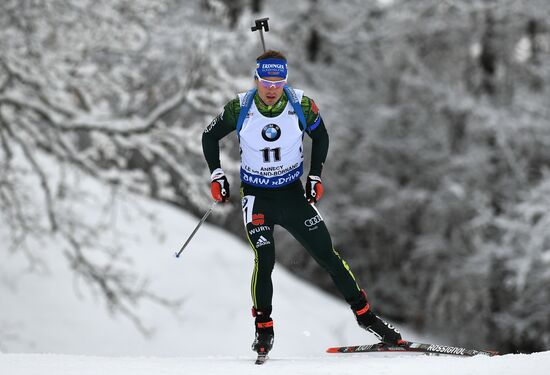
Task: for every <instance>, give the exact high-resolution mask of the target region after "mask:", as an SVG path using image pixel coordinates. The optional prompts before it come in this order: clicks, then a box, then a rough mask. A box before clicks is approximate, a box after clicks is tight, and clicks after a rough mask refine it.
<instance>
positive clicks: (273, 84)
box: [256, 77, 286, 105]
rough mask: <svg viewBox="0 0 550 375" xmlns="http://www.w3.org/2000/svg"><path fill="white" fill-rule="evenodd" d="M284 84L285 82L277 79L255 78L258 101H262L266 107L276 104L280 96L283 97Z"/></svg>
mask: <svg viewBox="0 0 550 375" xmlns="http://www.w3.org/2000/svg"><path fill="white" fill-rule="evenodd" d="M285 84H286V80H281V78H278V77H268V78H258V77H256V86H257V87H258V95H260V99H262V101H263V102H264V103H265V104H267V105H273V104H275V103H277V101H278V100H279V98H280V97H281V95H283V89H284V85H285Z"/></svg>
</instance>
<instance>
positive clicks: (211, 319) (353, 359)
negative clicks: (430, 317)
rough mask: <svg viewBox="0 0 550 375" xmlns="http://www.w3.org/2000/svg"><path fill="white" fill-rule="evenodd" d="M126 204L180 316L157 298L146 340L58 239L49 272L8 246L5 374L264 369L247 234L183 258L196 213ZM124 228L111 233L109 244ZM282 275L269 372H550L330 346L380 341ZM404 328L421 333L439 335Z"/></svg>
mask: <svg viewBox="0 0 550 375" xmlns="http://www.w3.org/2000/svg"><path fill="white" fill-rule="evenodd" d="M97 189H101V188H97ZM99 192H100V195H101V191H100V190H99ZM106 195H108V194H106ZM136 207H139V209H137V208H136ZM116 210H117V215H116V217H117V218H118V219H117V222H116V228H117V229H116V230H117V233H118V235H117V238H118V240H119V241H122V244H123V248H124V249H126V250H125V251H126V252H127V254H128V255H130V256H131V258H132V259H133V261H134V264H135V267H136V269H138V270H140V272H141V273H142V274H144V275H147V276H148V277H149V278H150V279H151V288H152V289H153V290H154V291H155V292H156V293H158V294H161V295H163V296H165V297H170V298H183V300H184V303H183V306H182V308H181V311H180V313H179V314H178V315H175V314H173V313H171V312H169V311H167V310H166V309H164V308H162V307H160V306H157V305H155V304H153V303H145V304H142V305H140V306H136V311H138V312H139V314H140V316H141V317H142V318H143V321H144V323H145V324H146V325H147V326H148V327H149V328H152V329H153V330H154V333H153V335H152V336H151V337H145V336H143V335H142V334H140V333H139V332H137V330H136V329H135V327H134V326H133V325H132V323H131V322H130V321H129V320H127V319H125V318H123V317H121V316H114V317H113V316H110V315H109V314H107V312H106V308H105V306H104V303H103V302H102V300H101V299H98V298H97V297H96V296H93V295H92V294H91V293H89V292H88V290H87V289H86V288H85V287H82V286H81V287H79V288H75V283H74V280H73V277H72V274H71V271H70V270H69V269H68V266H67V264H66V261H65V259H64V258H63V256H62V255H61V251H59V249H58V248H57V247H56V243H55V241H54V240H52V241H50V242H46V243H42V244H41V248H40V249H37V252H39V254H40V256H43V257H46V258H47V262H48V265H49V272H47V273H46V274H44V275H36V274H33V273H28V272H24V269H25V266H26V263H25V262H24V259H23V258H19V257H18V256H17V255H14V254H11V255H10V254H7V250H6V249H5V248H3V247H0V252H1V254H0V256H1V257H2V259H5V260H6V261H5V262H2V263H1V264H0V333H3V334H4V335H5V338H4V340H3V342H1V344H2V350H3V351H4V353H3V354H0V374H2V375H3V374H9V375H19V374H21V375H27V374H40V375H43V374H55V375H62V374H112V375H126V374H128V375H130V374H131V375H139V374H148V375H150V374H152V373H154V374H246V373H252V372H255V371H259V369H258V367H257V366H254V365H253V358H254V353H253V352H252V351H251V350H250V344H251V341H252V338H253V319H252V317H251V315H250V307H251V302H250V296H249V293H250V276H251V272H252V267H253V253H252V251H251V250H250V249H249V248H248V247H247V245H246V244H245V243H244V241H242V240H241V239H239V238H236V237H235V236H233V235H230V234H227V233H225V232H224V231H223V230H221V229H219V228H216V227H213V226H210V225H209V224H205V225H204V226H203V227H202V228H201V230H200V231H199V232H198V233H197V235H196V237H195V239H194V240H193V241H192V242H191V244H190V245H189V247H188V248H187V249H186V251H185V252H184V253H183V254H182V256H181V258H179V259H176V258H175V257H174V256H173V254H174V251H175V250H177V249H179V247H180V246H181V244H182V242H183V241H184V240H185V238H186V237H187V236H188V235H189V233H190V232H191V231H192V229H193V228H194V226H195V225H196V222H197V219H196V218H193V217H192V216H190V215H188V214H185V213H182V212H180V211H177V210H175V209H173V208H171V207H167V206H165V205H162V204H159V203H155V202H151V201H148V200H146V199H143V198H139V197H134V196H128V197H125V198H122V199H121V200H120V201H119V203H118V205H117V208H116ZM146 212H148V213H153V214H154V217H155V220H154V221H150V219H148V218H147V217H148V216H149V215H145V214H144V213H146ZM215 214H216V213H215V212H214V215H215ZM235 220H240V218H235ZM113 233H114V232H109V233H105V236H107V238H105V239H103V240H108V236H113ZM99 240H100V239H98V241H99ZM100 242H101V241H100ZM279 251H284V250H283V249H279ZM352 266H353V265H352ZM273 278H274V284H275V295H274V313H273V317H274V320H275V329H276V337H275V347H274V350H273V351H272V353H271V355H270V356H271V359H270V361H269V362H268V363H267V364H266V365H265V366H264V367H263V368H262V370H261V371H262V373H265V374H282V373H289V374H352V373H357V372H362V373H364V372H369V373H373V374H394V373H398V372H407V373H408V374H423V375H425V374H430V373H434V374H435V373H437V374H441V373H442V372H445V373H447V374H449V373H451V374H493V373H495V374H496V373H498V374H499V375H505V374H518V373H520V372H521V373H524V372H527V373H531V372H534V371H535V370H542V369H544V368H550V353H549V352H545V353H540V354H533V355H508V356H504V357H500V358H485V357H482V358H468V359H466V358H448V357H424V356H418V355H412V356H406V355H403V356H401V355H394V354H392V355H388V354H357V355H334V354H326V353H324V350H325V349H326V348H327V347H329V346H335V345H344V344H350V345H357V344H366V343H374V342H376V339H375V338H374V337H373V336H371V335H370V334H368V333H366V332H365V331H362V330H361V329H359V328H358V326H357V325H356V323H355V321H354V319H353V315H352V313H351V311H350V310H349V307H347V305H345V304H344V303H343V302H342V300H339V299H337V298H334V297H332V296H330V295H328V294H327V293H325V292H323V291H321V290H319V289H317V288H315V287H314V286H311V285H309V284H305V283H304V282H302V281H300V280H299V279H297V278H296V277H295V276H294V275H292V274H290V273H289V272H287V271H286V270H284V269H282V268H281V267H276V268H275V271H274V276H273ZM402 331H403V334H404V337H405V338H408V339H411V340H422V341H426V340H430V339H429V338H426V337H422V336H419V335H417V334H415V333H414V332H411V331H408V330H407V329H402ZM6 333H7V334H6ZM6 337H7V339H6ZM539 372H540V371H539Z"/></svg>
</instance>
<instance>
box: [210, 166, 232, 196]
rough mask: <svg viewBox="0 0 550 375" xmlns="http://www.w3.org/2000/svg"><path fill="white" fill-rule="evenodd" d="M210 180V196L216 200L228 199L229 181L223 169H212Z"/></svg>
mask: <svg viewBox="0 0 550 375" xmlns="http://www.w3.org/2000/svg"><path fill="white" fill-rule="evenodd" d="M210 180H211V181H212V185H211V190H212V198H214V200H215V201H216V202H226V201H227V200H228V199H229V182H228V181H227V177H225V173H223V170H222V169H221V168H218V169H216V170H214V172H212V176H210Z"/></svg>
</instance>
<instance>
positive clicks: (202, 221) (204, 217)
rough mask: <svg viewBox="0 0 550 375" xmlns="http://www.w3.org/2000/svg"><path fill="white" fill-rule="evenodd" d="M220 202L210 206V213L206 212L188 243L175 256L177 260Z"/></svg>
mask: <svg viewBox="0 0 550 375" xmlns="http://www.w3.org/2000/svg"><path fill="white" fill-rule="evenodd" d="M217 203H218V202H217V201H214V203H212V206H210V208H209V209H208V211H206V213H205V214H204V216H203V217H202V219H201V221H199V223H198V224H197V226H196V227H195V229H194V230H193V233H191V235H190V236H189V238H188V239H187V241H185V243H184V244H183V246H182V247H181V249H180V251H178V252H177V253H175V254H174V255H175V256H176V258H179V257H180V254H181V253H182V251H183V250H184V249H185V248H186V247H187V245H188V244H189V242H191V239H192V238H193V236H194V235H195V233H197V231H198V230H199V228H200V227H201V225H202V223H204V222H205V221H206V219H207V218H208V216H209V215H210V214H211V213H212V210H213V209H214V206H216V204H217Z"/></svg>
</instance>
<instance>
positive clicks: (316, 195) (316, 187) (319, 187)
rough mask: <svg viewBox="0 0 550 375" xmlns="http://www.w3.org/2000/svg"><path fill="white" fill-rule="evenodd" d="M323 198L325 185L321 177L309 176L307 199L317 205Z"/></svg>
mask: <svg viewBox="0 0 550 375" xmlns="http://www.w3.org/2000/svg"><path fill="white" fill-rule="evenodd" d="M322 196H323V183H322V181H321V177H319V176H307V181H306V199H307V201H308V202H309V203H317V202H319V200H320V199H321V197H322Z"/></svg>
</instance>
